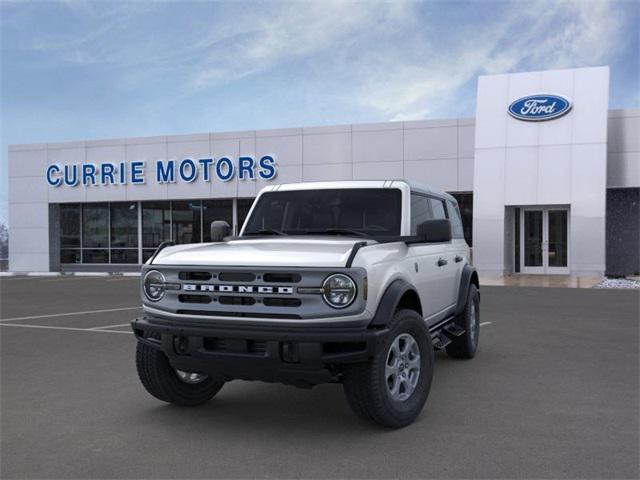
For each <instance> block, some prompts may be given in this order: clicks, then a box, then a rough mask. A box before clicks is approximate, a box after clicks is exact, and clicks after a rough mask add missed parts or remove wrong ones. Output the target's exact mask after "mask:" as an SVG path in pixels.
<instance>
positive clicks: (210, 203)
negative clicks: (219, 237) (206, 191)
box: [202, 199, 233, 242]
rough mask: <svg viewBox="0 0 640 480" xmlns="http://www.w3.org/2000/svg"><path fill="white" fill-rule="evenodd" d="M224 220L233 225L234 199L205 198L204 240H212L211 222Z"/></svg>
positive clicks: (203, 209)
mask: <svg viewBox="0 0 640 480" xmlns="http://www.w3.org/2000/svg"><path fill="white" fill-rule="evenodd" d="M215 220H224V221H225V222H227V223H228V224H229V226H232V225H233V200H231V199H229V200H203V202H202V225H203V228H202V241H203V242H210V241H211V228H210V227H211V222H213V221H215Z"/></svg>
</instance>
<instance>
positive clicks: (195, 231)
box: [171, 200, 202, 243]
mask: <svg viewBox="0 0 640 480" xmlns="http://www.w3.org/2000/svg"><path fill="white" fill-rule="evenodd" d="M171 212H172V218H171V225H172V236H171V239H172V240H173V241H174V242H176V243H199V242H201V241H202V236H201V227H202V224H201V222H202V220H201V215H202V202H201V201H200V200H186V201H183V202H171Z"/></svg>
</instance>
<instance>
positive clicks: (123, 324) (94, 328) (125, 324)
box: [89, 323, 129, 330]
mask: <svg viewBox="0 0 640 480" xmlns="http://www.w3.org/2000/svg"><path fill="white" fill-rule="evenodd" d="M128 326H129V324H128V323H119V324H117V325H105V326H104V327H93V328H90V329H89V330H102V329H103V328H115V327H128Z"/></svg>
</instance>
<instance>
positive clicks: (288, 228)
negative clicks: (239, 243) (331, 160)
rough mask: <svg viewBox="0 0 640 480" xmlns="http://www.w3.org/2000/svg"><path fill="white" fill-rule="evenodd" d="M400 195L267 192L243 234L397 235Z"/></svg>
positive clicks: (385, 192)
mask: <svg viewBox="0 0 640 480" xmlns="http://www.w3.org/2000/svg"><path fill="white" fill-rule="evenodd" d="M401 202H402V194H401V192H400V190H397V189H380V188H377V189H360V188H358V189H356V188H354V189H329V190H298V191H291V192H269V193H265V194H264V195H262V196H261V197H260V200H259V203H258V204H257V205H256V208H255V209H254V212H253V214H252V215H251V217H250V218H249V220H248V221H247V226H246V228H245V235H246V234H250V233H255V232H259V231H261V230H278V231H280V232H283V233H287V234H291V235H296V234H300V235H304V234H312V233H322V232H324V231H326V230H332V229H340V230H355V231H357V232H361V233H363V234H366V235H372V236H396V235H399V234H400V221H401V210H402V207H401Z"/></svg>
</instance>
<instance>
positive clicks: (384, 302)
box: [369, 278, 418, 327]
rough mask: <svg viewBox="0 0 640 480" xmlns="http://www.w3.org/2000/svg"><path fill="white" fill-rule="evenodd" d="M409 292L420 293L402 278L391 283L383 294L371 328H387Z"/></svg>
mask: <svg viewBox="0 0 640 480" xmlns="http://www.w3.org/2000/svg"><path fill="white" fill-rule="evenodd" d="M408 291H413V292H415V293H416V294H417V292H418V291H417V290H416V288H415V287H414V286H413V285H411V284H410V283H408V282H406V281H405V280H402V279H400V278H398V279H396V280H394V281H393V282H391V283H390V284H389V286H388V287H387V289H386V290H385V292H384V293H383V294H382V298H380V303H378V309H377V310H376V314H375V315H374V316H373V319H372V320H371V323H370V324H369V326H370V327H384V326H386V325H387V324H388V323H389V322H390V321H391V319H392V318H393V314H394V313H395V312H396V310H397V309H398V304H399V303H400V299H401V298H402V296H403V295H404V294H405V293H407V292H408Z"/></svg>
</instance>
